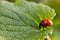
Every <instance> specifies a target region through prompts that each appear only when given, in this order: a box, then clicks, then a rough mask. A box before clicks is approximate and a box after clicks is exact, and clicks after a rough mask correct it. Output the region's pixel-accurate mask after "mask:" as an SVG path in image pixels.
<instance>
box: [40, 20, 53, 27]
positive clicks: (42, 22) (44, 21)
mask: <svg viewBox="0 0 60 40" xmlns="http://www.w3.org/2000/svg"><path fill="white" fill-rule="evenodd" d="M52 24H53V22H52V21H51V20H49V19H43V20H42V21H41V22H40V25H39V27H40V26H43V27H47V26H51V25H52Z"/></svg>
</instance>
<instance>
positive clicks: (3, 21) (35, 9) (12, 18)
mask: <svg viewBox="0 0 60 40" xmlns="http://www.w3.org/2000/svg"><path fill="white" fill-rule="evenodd" d="M54 16H55V11H54V10H53V9H51V8H50V7H49V6H47V5H43V4H37V3H33V2H26V1H23V2H22V3H21V4H20V5H19V6H16V5H15V4H14V3H9V2H5V1H4V2H1V4H0V40H44V37H45V36H46V35H47V34H48V33H49V32H50V31H49V30H46V31H44V30H42V31H40V30H39V24H40V22H41V20H42V19H44V18H48V19H53V17H54ZM50 30H51V29H50Z"/></svg>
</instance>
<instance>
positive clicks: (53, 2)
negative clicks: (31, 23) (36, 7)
mask: <svg viewBox="0 0 60 40" xmlns="http://www.w3.org/2000/svg"><path fill="white" fill-rule="evenodd" d="M6 1H9V2H15V0H6ZM27 1H33V2H36V3H43V4H46V5H49V6H50V7H52V8H54V9H55V12H56V16H55V18H54V19H53V23H54V25H53V27H54V31H53V34H52V37H51V38H52V40H60V0H27Z"/></svg>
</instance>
